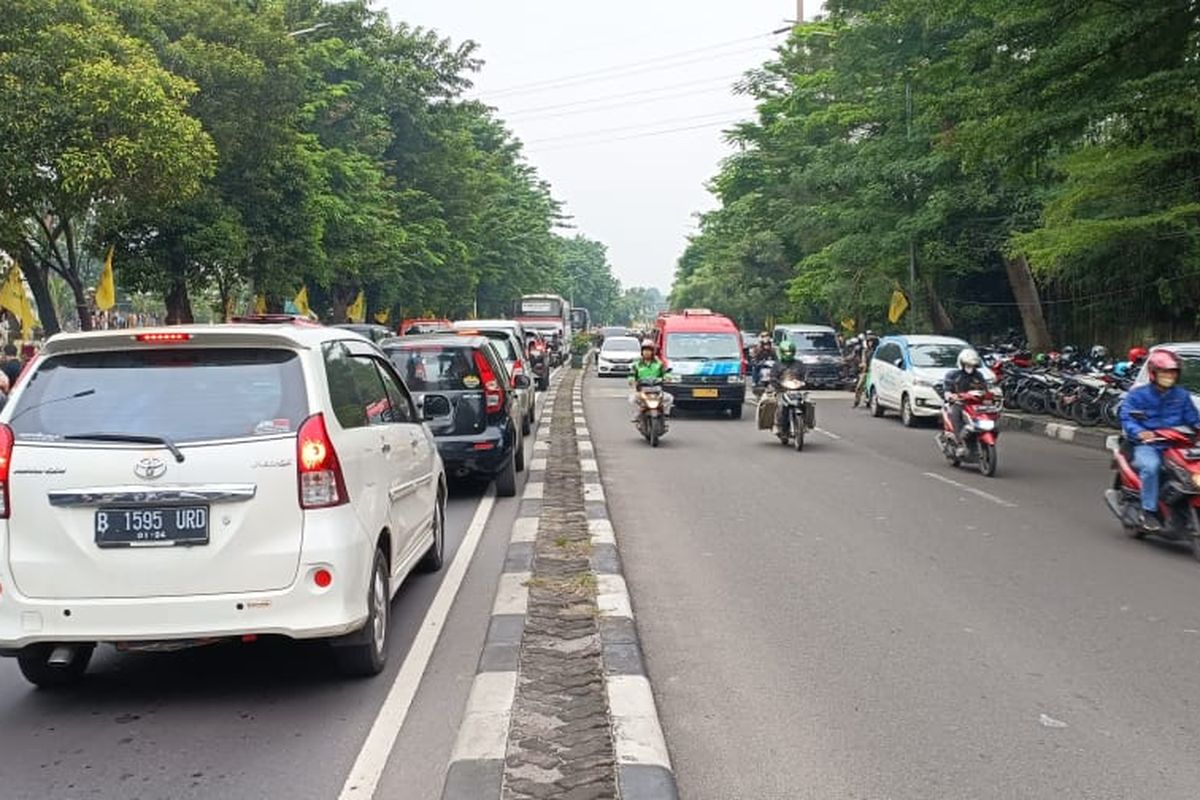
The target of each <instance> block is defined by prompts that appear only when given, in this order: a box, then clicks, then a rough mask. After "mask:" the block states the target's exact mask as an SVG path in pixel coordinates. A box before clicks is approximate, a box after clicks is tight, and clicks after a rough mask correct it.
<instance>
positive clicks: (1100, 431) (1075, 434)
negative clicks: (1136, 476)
mask: <svg viewBox="0 0 1200 800" xmlns="http://www.w3.org/2000/svg"><path fill="white" fill-rule="evenodd" d="M1000 425H1001V430H1012V431H1022V432H1025V433H1032V434H1034V435H1040V436H1045V437H1047V438H1050V439H1055V440H1057V441H1060V442H1065V443H1067V444H1073V445H1075V446H1077V447H1086V448H1088V449H1091V450H1106V451H1111V450H1113V449H1115V448H1116V446H1117V439H1118V436H1117V434H1115V433H1113V432H1111V431H1110V430H1109V429H1107V428H1084V427H1080V426H1079V425H1070V424H1068V423H1065V422H1052V421H1047V420H1044V419H1039V418H1037V417H1032V416H1026V415H1024V414H1013V413H1010V412H1007V411H1006V412H1004V414H1003V415H1002V416H1001V422H1000Z"/></svg>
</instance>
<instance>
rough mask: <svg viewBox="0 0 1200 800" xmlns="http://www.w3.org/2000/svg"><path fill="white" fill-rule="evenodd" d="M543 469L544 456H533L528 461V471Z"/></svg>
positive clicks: (544, 463) (544, 466)
mask: <svg viewBox="0 0 1200 800" xmlns="http://www.w3.org/2000/svg"><path fill="white" fill-rule="evenodd" d="M544 469H546V459H544V458H535V459H533V460H532V461H530V462H529V471H530V472H537V471H538V470H544Z"/></svg>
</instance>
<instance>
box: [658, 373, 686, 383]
mask: <svg viewBox="0 0 1200 800" xmlns="http://www.w3.org/2000/svg"><path fill="white" fill-rule="evenodd" d="M682 381H683V377H682V376H680V375H676V374H674V373H672V372H668V373H667V374H666V375H664V376H663V383H680V382H682Z"/></svg>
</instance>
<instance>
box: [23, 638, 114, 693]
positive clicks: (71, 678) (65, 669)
mask: <svg viewBox="0 0 1200 800" xmlns="http://www.w3.org/2000/svg"><path fill="white" fill-rule="evenodd" d="M54 649H55V645H53V644H35V645H30V646H29V647H26V648H25V649H23V650H22V651H21V652H20V654H18V655H17V666H18V667H20V668H21V674H22V675H24V676H25V680H27V681H29V682H30V683H32V684H33V685H34V686H36V687H38V688H39V689H60V688H63V687H66V686H71V685H74V684H76V683H79V681H80V679H81V678H83V673H85V672H87V668H88V663H89V662H91V660H92V652H93V651H94V650H95V649H96V645H94V644H83V645H75V646H72V649H71V658H70V660H68V661H67V663H65V664H51V663H50V656H51V654H52V653H53V652H54Z"/></svg>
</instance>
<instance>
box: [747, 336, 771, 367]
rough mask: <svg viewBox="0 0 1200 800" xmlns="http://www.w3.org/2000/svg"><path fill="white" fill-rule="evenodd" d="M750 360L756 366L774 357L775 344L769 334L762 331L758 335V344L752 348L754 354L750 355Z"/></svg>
mask: <svg viewBox="0 0 1200 800" xmlns="http://www.w3.org/2000/svg"><path fill="white" fill-rule="evenodd" d="M750 356H751V359H752V360H753V361H754V363H756V364H760V363H762V362H763V361H767V360H770V359H772V358H774V357H775V342H773V341H772V340H771V334H769V333H767V332H766V331H763V332H762V333H760V334H759V335H758V344H757V345H756V346H755V348H754V352H752V353H751V354H750Z"/></svg>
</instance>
